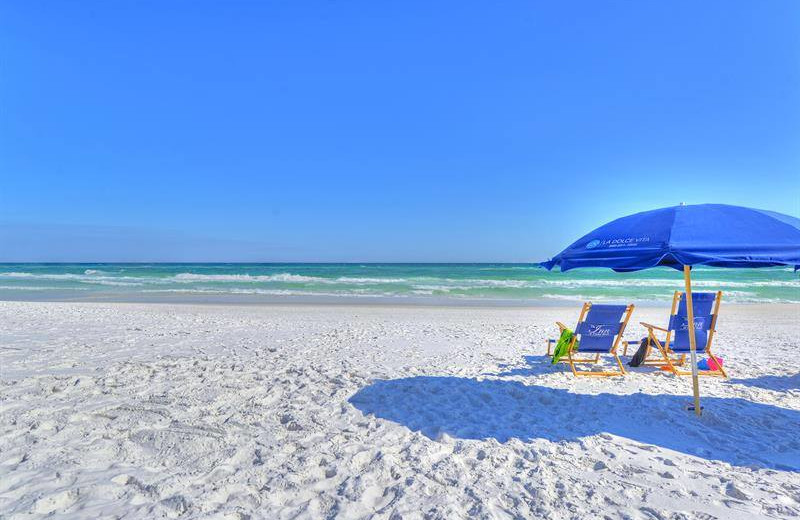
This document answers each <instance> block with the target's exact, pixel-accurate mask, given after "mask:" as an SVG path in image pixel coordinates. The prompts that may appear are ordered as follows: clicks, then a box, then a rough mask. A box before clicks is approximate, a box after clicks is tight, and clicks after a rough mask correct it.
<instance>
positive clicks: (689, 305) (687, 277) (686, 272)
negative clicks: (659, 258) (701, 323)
mask: <svg viewBox="0 0 800 520" xmlns="http://www.w3.org/2000/svg"><path fill="white" fill-rule="evenodd" d="M691 270H692V268H691V267H690V266H688V265H684V266H683V280H684V282H685V284H686V314H687V316H686V317H687V318H688V320H689V348H690V351H691V362H692V390H693V392H694V414H695V415H697V416H700V414H701V413H702V411H701V410H700V381H699V380H698V376H697V338H696V337H695V333H694V308H693V307H694V305H693V302H692V275H691Z"/></svg>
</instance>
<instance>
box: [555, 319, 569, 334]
mask: <svg viewBox="0 0 800 520" xmlns="http://www.w3.org/2000/svg"><path fill="white" fill-rule="evenodd" d="M556 325H558V328H559V330H561V332H564V330H566V328H567V326H566V325H564V324H563V323H561V322H560V321H557V322H556Z"/></svg>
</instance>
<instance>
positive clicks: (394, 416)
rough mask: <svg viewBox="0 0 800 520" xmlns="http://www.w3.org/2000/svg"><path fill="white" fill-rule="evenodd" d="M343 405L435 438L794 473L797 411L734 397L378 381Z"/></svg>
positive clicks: (437, 380) (442, 380)
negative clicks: (599, 450)
mask: <svg viewBox="0 0 800 520" xmlns="http://www.w3.org/2000/svg"><path fill="white" fill-rule="evenodd" d="M349 401H350V403H351V404H352V405H353V406H355V407H356V408H357V409H358V410H360V411H361V412H362V413H364V414H367V415H370V414H371V415H374V416H375V417H378V418H381V419H386V420H389V421H393V422H395V423H398V424H400V425H403V426H405V427H406V428H408V429H409V430H412V431H418V432H420V433H422V434H423V435H425V436H427V437H429V438H431V439H437V438H440V436H441V435H443V434H446V435H448V436H450V437H454V438H458V439H475V440H487V439H496V440H497V441H499V442H501V443H504V442H507V441H508V440H509V439H520V440H522V441H530V440H533V439H546V440H549V441H552V442H559V441H575V440H577V439H579V438H581V437H586V436H591V435H596V434H600V433H610V434H613V435H618V436H621V437H626V438H628V439H631V440H634V441H638V442H641V443H645V444H651V445H655V446H660V447H663V448H667V449H670V450H675V451H679V452H683V453H686V454H689V455H693V456H697V457H701V458H704V459H708V460H718V461H723V462H727V463H729V464H732V465H735V466H754V467H763V468H772V469H780V470H784V471H794V472H800V439H798V438H797V436H796V430H797V426H798V425H800V411H796V410H790V409H785V408H779V407H775V406H770V405H766V404H760V403H755V402H752V401H747V400H744V399H739V398H719V397H706V398H704V399H703V406H704V408H705V413H704V415H703V417H702V418H700V419H697V418H695V417H694V416H693V415H691V414H690V413H689V412H686V411H685V410H684V407H685V405H686V404H688V403H689V402H690V401H691V397H690V396H688V395H687V396H677V395H648V394H642V393H638V394H629V395H615V394H597V395H588V394H575V393H571V392H568V391H566V390H561V389H555V388H548V387H543V386H534V385H525V384H523V383H521V382H518V381H509V380H501V379H484V380H477V379H469V378H460V377H433V376H419V377H409V378H404V379H392V380H378V381H375V382H373V383H372V384H370V385H368V386H366V387H364V388H362V389H361V390H359V391H358V392H356V393H355V394H354V395H353V396H352V397H351V398H350V400H349Z"/></svg>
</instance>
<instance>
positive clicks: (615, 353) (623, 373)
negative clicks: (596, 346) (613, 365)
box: [611, 350, 626, 376]
mask: <svg viewBox="0 0 800 520" xmlns="http://www.w3.org/2000/svg"><path fill="white" fill-rule="evenodd" d="M611 353H612V354H614V359H616V360H617V366H619V371H620V372H622V375H623V376H624V375H625V373H626V372H625V367H624V366H622V360H621V359H620V358H619V356H618V355H617V351H616V350H614V351H612V352H611Z"/></svg>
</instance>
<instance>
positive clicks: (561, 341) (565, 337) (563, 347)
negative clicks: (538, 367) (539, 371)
mask: <svg viewBox="0 0 800 520" xmlns="http://www.w3.org/2000/svg"><path fill="white" fill-rule="evenodd" d="M573 337H575V334H574V333H573V332H572V331H571V330H569V329H564V332H562V333H561V337H560V338H558V343H556V349H555V350H554V351H553V362H552V364H553V365H555V364H556V363H558V360H559V359H561V358H562V357H564V356H566V355H567V350H568V349H569V345H570V343H572V338H573ZM575 350H578V342H577V341H576V342H575Z"/></svg>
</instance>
